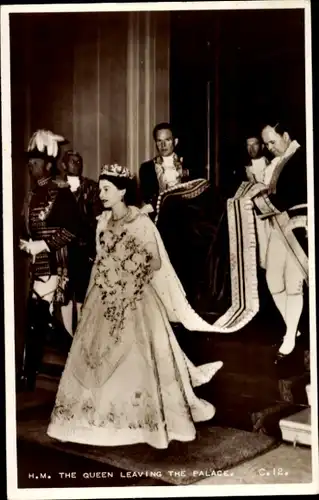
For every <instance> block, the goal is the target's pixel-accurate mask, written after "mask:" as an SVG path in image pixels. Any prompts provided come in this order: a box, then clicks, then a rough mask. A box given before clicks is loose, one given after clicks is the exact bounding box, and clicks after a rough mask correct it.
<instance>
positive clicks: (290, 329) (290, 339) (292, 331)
mask: <svg viewBox="0 0 319 500" xmlns="http://www.w3.org/2000/svg"><path fill="white" fill-rule="evenodd" d="M302 308H303V295H302V294H298V295H287V301H286V327H287V330H286V335H285V336H284V341H283V343H282V344H281V346H280V349H279V352H280V353H281V354H284V355H287V354H290V353H291V352H292V351H293V350H294V348H295V342H296V335H297V328H298V323H299V320H300V316H301V313H302Z"/></svg>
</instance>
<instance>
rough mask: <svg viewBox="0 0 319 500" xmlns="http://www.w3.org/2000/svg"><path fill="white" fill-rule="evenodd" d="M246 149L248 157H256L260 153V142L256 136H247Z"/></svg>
mask: <svg viewBox="0 0 319 500" xmlns="http://www.w3.org/2000/svg"><path fill="white" fill-rule="evenodd" d="M246 146H247V151H248V154H249V156H250V158H253V159H254V158H257V156H258V155H259V153H260V149H261V147H260V142H259V139H258V138H257V137H249V138H248V139H247V141H246Z"/></svg>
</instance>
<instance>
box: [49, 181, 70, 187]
mask: <svg viewBox="0 0 319 500" xmlns="http://www.w3.org/2000/svg"><path fill="white" fill-rule="evenodd" d="M53 182H54V184H56V185H57V187H58V188H69V187H70V185H69V184H68V183H67V182H66V181H64V180H63V179H53Z"/></svg>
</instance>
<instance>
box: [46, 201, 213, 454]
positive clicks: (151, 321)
mask: <svg viewBox="0 0 319 500" xmlns="http://www.w3.org/2000/svg"><path fill="white" fill-rule="evenodd" d="M111 220H112V219H111V218H110V213H108V212H103V214H102V215H101V216H100V217H99V221H98V226H97V257H96V260H95V264H94V267H93V270H92V275H91V281H90V284H89V288H88V292H87V296H86V300H85V303H84V307H83V312H82V317H81V320H80V323H79V325H78V328H77V332H76V334H75V336H74V340H73V344H72V347H71V349H70V353H69V356H68V360H67V363H66V366H65V369H64V372H63V375H62V378H61V381H60V385H59V389H58V393H57V396H56V402H55V406H54V409H53V412H52V415H51V421H50V424H49V427H48V434H49V436H51V437H53V438H56V439H58V440H61V441H71V442H77V443H85V444H90V445H102V446H117V445H128V444H134V443H148V444H149V445H151V446H153V447H155V448H166V447H167V446H168V443H169V442H170V441H171V440H179V441H191V440H193V439H195V427H194V422H198V421H204V420H209V419H211V418H212V417H213V416H214V413H215V408H214V406H213V405H212V404H210V403H208V402H207V401H204V400H203V399H200V398H198V397H197V396H196V395H195V394H194V392H193V387H195V386H198V385H201V384H204V383H207V382H208V381H209V380H210V379H211V378H212V377H213V375H214V374H215V373H216V372H217V371H218V370H219V368H220V367H221V366H222V362H220V361H218V362H212V363H207V364H205V365H201V366H199V367H195V366H194V365H193V364H192V363H191V362H190V360H188V358H187V357H186V356H185V354H184V353H183V351H182V350H181V348H180V347H179V344H178V342H177V340H176V338H175V336H174V333H173V331H172V328H171V326H170V322H169V318H170V319H171V320H174V319H175V320H176V319H178V318H180V320H181V321H182V322H183V323H184V325H185V326H186V327H188V328H189V329H194V330H196V329H197V330H203V331H205V329H206V326H207V327H209V326H210V325H208V324H207V323H205V322H204V321H203V320H202V319H201V318H200V317H198V316H197V315H196V313H195V312H194V311H193V310H192V309H191V308H190V306H189V304H188V303H187V301H186V299H185V296H184V294H183V291H182V287H181V285H180V282H179V281H178V278H177V276H176V275H175V274H174V270H173V269H172V267H171V265H170V263H169V260H168V257H167V254H165V249H164V247H163V244H162V242H161V239H160V237H159V233H158V231H157V229H156V227H155V225H154V224H153V223H152V222H151V220H150V219H149V217H148V216H147V215H145V214H143V213H142V212H141V211H140V210H138V209H137V208H136V207H130V208H129V215H128V216H127V217H126V218H125V219H123V223H122V224H120V225H117V226H114V225H112V222H111ZM149 243H153V244H154V245H156V246H157V248H158V250H159V255H160V257H161V261H162V266H161V269H160V270H159V271H152V269H151V266H150V258H151V256H150V254H149V253H148V251H147V250H146V248H145V245H146V244H149ZM148 248H149V245H148Z"/></svg>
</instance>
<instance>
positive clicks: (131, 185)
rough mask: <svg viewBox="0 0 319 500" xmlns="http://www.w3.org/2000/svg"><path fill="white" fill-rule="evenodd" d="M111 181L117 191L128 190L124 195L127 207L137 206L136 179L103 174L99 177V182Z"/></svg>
mask: <svg viewBox="0 0 319 500" xmlns="http://www.w3.org/2000/svg"><path fill="white" fill-rule="evenodd" d="M103 180H104V181H109V182H111V183H112V184H114V186H115V187H117V189H120V190H122V189H126V193H125V195H124V199H123V201H124V203H125V204H126V205H137V203H138V201H137V183H136V178H135V177H133V179H131V178H128V177H120V176H116V175H107V174H102V175H100V177H99V181H103Z"/></svg>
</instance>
